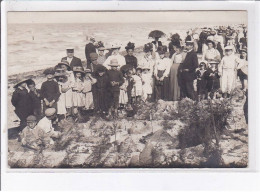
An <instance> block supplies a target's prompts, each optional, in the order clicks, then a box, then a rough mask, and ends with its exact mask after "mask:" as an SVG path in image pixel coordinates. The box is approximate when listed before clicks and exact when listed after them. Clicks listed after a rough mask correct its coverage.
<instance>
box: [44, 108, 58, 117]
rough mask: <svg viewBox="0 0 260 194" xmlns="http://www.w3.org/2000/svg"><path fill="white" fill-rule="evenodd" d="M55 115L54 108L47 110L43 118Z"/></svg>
mask: <svg viewBox="0 0 260 194" xmlns="http://www.w3.org/2000/svg"><path fill="white" fill-rule="evenodd" d="M55 113H56V109H55V108H47V109H46V110H45V116H47V117H50V116H53V115H54V114H55Z"/></svg>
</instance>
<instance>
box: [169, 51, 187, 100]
mask: <svg viewBox="0 0 260 194" xmlns="http://www.w3.org/2000/svg"><path fill="white" fill-rule="evenodd" d="M183 60H184V53H174V54H173V56H172V61H173V62H172V65H171V69H170V76H169V77H170V83H169V98H170V100H173V101H177V100H180V87H179V83H178V69H179V66H180V63H182V62H183Z"/></svg>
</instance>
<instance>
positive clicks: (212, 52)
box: [202, 48, 221, 62]
mask: <svg viewBox="0 0 260 194" xmlns="http://www.w3.org/2000/svg"><path fill="white" fill-rule="evenodd" d="M220 59H221V57H220V53H219V51H218V50H217V49H214V48H211V49H207V50H206V51H205V52H204V53H203V55H202V60H206V61H208V62H210V61H217V60H220Z"/></svg>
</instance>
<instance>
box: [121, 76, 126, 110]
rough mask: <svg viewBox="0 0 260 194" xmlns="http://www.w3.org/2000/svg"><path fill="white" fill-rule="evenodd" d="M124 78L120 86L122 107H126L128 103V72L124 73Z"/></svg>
mask: <svg viewBox="0 0 260 194" xmlns="http://www.w3.org/2000/svg"><path fill="white" fill-rule="evenodd" d="M124 80H125V82H124V83H123V85H122V86H120V95H119V104H120V108H122V109H123V108H124V107H125V106H126V104H127V103H128V96H127V87H128V80H127V79H126V73H125V74H124Z"/></svg>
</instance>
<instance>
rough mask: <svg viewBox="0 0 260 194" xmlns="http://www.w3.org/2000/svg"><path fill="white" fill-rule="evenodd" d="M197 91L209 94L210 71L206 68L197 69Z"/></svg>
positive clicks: (199, 93)
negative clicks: (203, 69)
mask: <svg viewBox="0 0 260 194" xmlns="http://www.w3.org/2000/svg"><path fill="white" fill-rule="evenodd" d="M196 75H197V92H198V95H203V94H204V95H205V96H206V95H207V80H208V77H209V72H208V71H207V70H205V71H204V72H202V71H200V70H197V71H196Z"/></svg>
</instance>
